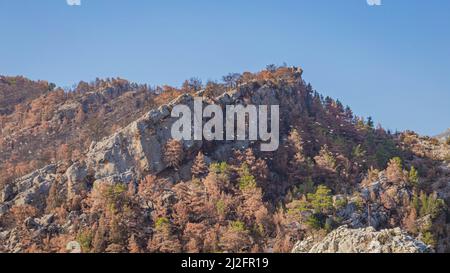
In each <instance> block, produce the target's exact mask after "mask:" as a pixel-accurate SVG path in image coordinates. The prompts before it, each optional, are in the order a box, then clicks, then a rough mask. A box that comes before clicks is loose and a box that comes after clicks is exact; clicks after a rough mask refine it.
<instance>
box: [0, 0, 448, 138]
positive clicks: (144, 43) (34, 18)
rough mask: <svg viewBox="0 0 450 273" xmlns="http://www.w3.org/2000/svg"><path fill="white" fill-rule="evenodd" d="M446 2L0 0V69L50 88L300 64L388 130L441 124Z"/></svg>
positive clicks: (432, 128) (426, 129)
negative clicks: (75, 1) (76, 2)
mask: <svg viewBox="0 0 450 273" xmlns="http://www.w3.org/2000/svg"><path fill="white" fill-rule="evenodd" d="M449 11H450V1H448V0H382V5H381V6H369V5H368V4H367V3H366V0H292V1H291V0H271V1H269V0H220V1H219V0H152V1H148V0H82V4H81V6H69V5H67V3H66V0H39V1H32V0H0V52H1V58H0V74H3V75H24V76H26V77H29V78H31V79H45V80H49V81H51V82H55V83H56V84H58V85H60V86H71V85H72V84H74V83H75V82H78V81H79V80H85V81H89V80H93V79H95V78H96V77H115V76H120V77H123V78H127V79H129V80H132V81H136V82H139V83H149V84H152V85H156V84H172V85H178V84H180V83H181V82H182V81H183V80H184V79H186V78H189V77H191V76H197V77H200V78H202V79H203V80H204V81H206V80H208V79H213V80H214V79H217V80H218V79H220V77H221V76H222V75H224V74H227V73H228V72H243V71H258V70H260V69H262V68H264V67H265V65H266V64H270V63H275V64H281V63H283V62H286V63H288V64H289V65H297V66H301V67H303V68H304V70H305V74H304V78H305V80H306V81H308V82H311V84H312V85H313V86H314V87H315V89H317V90H318V91H319V92H321V93H322V94H324V95H329V96H332V97H334V98H339V99H340V100H341V101H342V102H343V103H344V104H348V105H350V106H351V107H352V109H353V110H354V112H355V113H356V114H358V115H362V116H372V117H373V118H374V119H375V121H376V122H380V123H381V124H382V125H383V126H384V127H386V128H390V129H392V130H395V129H398V130H404V129H412V130H415V131H417V132H419V133H422V134H429V135H434V134H437V133H440V132H441V131H444V130H445V129H446V128H448V127H450V73H449V72H450V13H449Z"/></svg>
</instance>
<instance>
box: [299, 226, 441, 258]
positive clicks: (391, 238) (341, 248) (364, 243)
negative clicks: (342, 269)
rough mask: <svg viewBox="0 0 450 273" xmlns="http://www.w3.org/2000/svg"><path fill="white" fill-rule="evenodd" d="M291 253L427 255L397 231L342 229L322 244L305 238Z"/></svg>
mask: <svg viewBox="0 0 450 273" xmlns="http://www.w3.org/2000/svg"><path fill="white" fill-rule="evenodd" d="M292 252H293V253H428V252H432V250H431V249H430V248H429V247H428V246H427V245H425V244H424V243H423V242H421V241H418V240H416V239H414V238H412V237H411V236H409V235H407V234H406V233H405V232H403V231H402V230H401V229H400V228H395V229H385V230H381V231H375V229H374V228H372V227H369V228H361V229H349V228H348V227H347V226H342V227H340V228H338V229H336V230H334V231H332V232H331V233H330V234H328V235H327V236H326V237H325V238H324V239H323V240H322V241H320V242H315V240H314V239H313V238H306V239H305V240H303V241H300V242H298V243H297V244H296V245H295V246H294V249H293V250H292Z"/></svg>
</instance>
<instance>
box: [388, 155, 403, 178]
mask: <svg viewBox="0 0 450 273" xmlns="http://www.w3.org/2000/svg"><path fill="white" fill-rule="evenodd" d="M386 177H387V179H388V180H389V181H391V182H401V181H404V175H403V167H402V160H401V159H400V157H394V158H392V159H391V160H390V161H389V163H388V166H387V168H386Z"/></svg>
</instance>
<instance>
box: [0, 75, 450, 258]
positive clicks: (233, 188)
mask: <svg viewBox="0 0 450 273" xmlns="http://www.w3.org/2000/svg"><path fill="white" fill-rule="evenodd" d="M301 75H302V71H301V69H297V68H288V67H280V68H277V69H273V68H272V69H268V70H263V71H261V72H258V73H249V72H246V73H243V74H240V75H233V77H226V78H225V79H228V81H226V82H225V83H223V84H219V83H209V84H208V85H207V86H206V87H204V88H203V89H202V90H200V91H198V88H197V87H193V88H183V89H175V88H167V87H166V88H165V89H164V90H159V91H156V90H150V89H149V88H147V87H146V86H139V85H134V84H130V83H128V82H127V81H124V80H120V79H115V80H109V81H100V80H99V81H98V82H97V84H80V88H79V90H75V91H74V92H72V93H66V92H63V91H62V90H58V89H55V90H52V91H50V92H49V93H45V94H43V95H41V96H39V97H37V98H35V99H32V100H30V101H29V102H26V103H22V104H19V107H22V110H20V111H19V110H17V111H14V112H12V113H7V114H5V115H2V116H1V118H2V124H5V125H4V126H2V143H0V144H1V146H0V147H1V151H2V152H1V156H2V157H3V158H2V161H1V162H5V163H3V164H2V166H1V168H2V173H3V174H10V173H12V174H14V175H13V176H10V177H6V176H5V175H4V176H3V177H6V178H4V181H3V185H2V187H1V194H0V251H5V252H36V251H43V252H66V251H68V250H66V245H67V243H68V242H70V241H74V240H75V241H77V242H78V243H79V244H80V245H81V247H82V250H83V251H84V252H179V251H183V252H290V251H291V250H292V248H293V246H294V244H295V243H297V242H298V241H301V240H303V239H305V238H307V237H308V236H311V235H314V236H315V237H316V238H322V237H325V236H326V234H327V233H329V232H331V231H332V230H335V229H337V228H339V227H340V226H343V225H347V226H348V227H350V228H355V229H357V228H364V227H367V226H372V227H373V228H375V229H377V230H378V229H389V228H399V229H401V230H403V231H404V232H407V233H409V234H410V236H412V237H416V238H419V239H420V240H422V241H423V242H424V243H426V244H427V245H429V246H430V248H431V249H433V250H435V251H437V252H446V251H449V250H450V248H449V243H450V242H449V234H450V233H449V232H450V225H449V223H448V220H447V219H448V218H449V217H448V210H447V205H446V204H448V202H449V200H450V199H449V198H450V195H449V193H450V191H449V186H448V185H449V181H450V168H449V166H448V162H446V161H445V160H448V159H449V158H450V149H449V146H448V145H447V144H444V143H440V142H438V141H435V140H434V139H431V138H421V137H419V136H418V135H417V134H414V133H413V132H404V133H400V134H395V135H393V134H391V133H390V132H388V131H386V130H384V129H383V128H382V127H381V126H378V127H375V126H374V124H373V122H372V121H371V119H364V118H361V117H357V116H355V115H354V114H353V113H352V111H351V110H350V108H349V107H344V105H342V103H341V102H339V100H334V99H331V98H329V97H323V96H322V95H320V94H319V93H318V92H316V91H315V90H313V88H312V86H311V85H309V84H307V83H305V82H304V80H303V79H302V77H301ZM192 83H193V82H192ZM83 86H84V87H83ZM186 86H189V85H188V84H187V85H186ZM193 86H196V85H193ZM195 96H201V97H202V98H203V99H204V103H205V105H208V104H219V105H221V106H224V105H227V104H238V103H246V104H255V105H266V104H278V105H280V121H281V122H280V141H281V143H280V148H279V149H278V150H277V151H274V152H270V153H268V152H260V151H259V149H257V147H259V143H258V141H253V142H250V141H227V142H220V141H214V142H207V141H185V142H177V141H174V140H172V139H171V136H170V128H171V125H172V124H173V123H174V122H175V119H174V118H171V117H170V111H171V109H172V108H173V107H174V106H175V105H178V104H186V105H188V106H189V107H190V108H191V109H192V108H193V98H194V97H195ZM43 105H45V107H42V106H43ZM16 108H18V107H16ZM47 153H49V154H50V155H49V156H47V157H44V158H42V157H43V155H45V154H47ZM34 160H37V161H38V162H37V163H34ZM18 163H22V164H23V165H25V167H23V170H20V169H19V170H16V169H18V167H17V166H18ZM11 169H12V170H14V172H11ZM28 171H29V172H28ZM27 173H28V174H27ZM22 175H23V176H22Z"/></svg>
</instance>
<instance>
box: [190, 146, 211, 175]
mask: <svg viewBox="0 0 450 273" xmlns="http://www.w3.org/2000/svg"><path fill="white" fill-rule="evenodd" d="M191 172H192V176H193V177H195V178H202V177H204V176H205V175H207V174H208V166H207V165H206V162H205V156H204V155H203V153H202V152H198V155H197V156H196V157H195V160H194V164H193V165H192V168H191Z"/></svg>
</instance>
